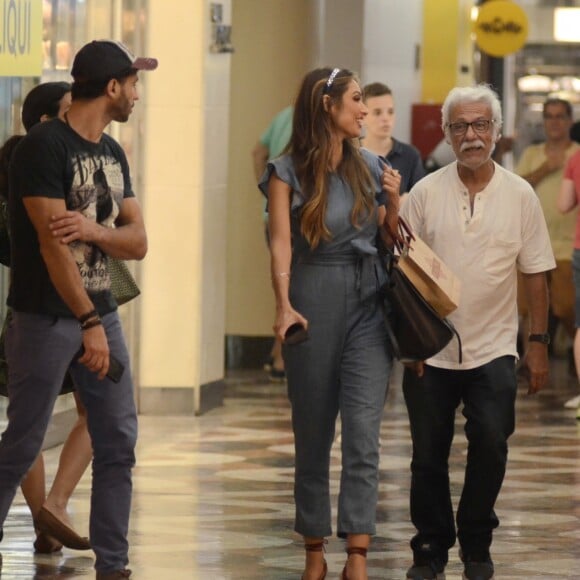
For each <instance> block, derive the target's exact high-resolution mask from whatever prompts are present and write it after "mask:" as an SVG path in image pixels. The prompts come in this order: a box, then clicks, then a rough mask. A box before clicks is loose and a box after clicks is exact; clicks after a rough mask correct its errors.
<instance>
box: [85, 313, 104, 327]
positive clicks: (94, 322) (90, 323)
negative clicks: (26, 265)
mask: <svg viewBox="0 0 580 580" xmlns="http://www.w3.org/2000/svg"><path fill="white" fill-rule="evenodd" d="M99 324H103V321H102V320H101V319H100V318H99V317H98V316H97V317H96V318H91V319H90V320H87V321H86V322H83V323H82V324H81V330H88V329H89V328H93V327H95V326H99Z"/></svg>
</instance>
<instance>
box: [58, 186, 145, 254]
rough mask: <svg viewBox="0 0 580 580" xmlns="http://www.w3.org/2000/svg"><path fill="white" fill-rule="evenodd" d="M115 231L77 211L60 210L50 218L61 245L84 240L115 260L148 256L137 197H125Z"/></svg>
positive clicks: (143, 225)
mask: <svg viewBox="0 0 580 580" xmlns="http://www.w3.org/2000/svg"><path fill="white" fill-rule="evenodd" d="M116 226H117V227H115V228H108V227H105V226H102V225H100V224H98V223H96V222H94V221H92V220H89V219H87V218H85V217H84V216H83V215H82V214H81V213H80V212H78V211H66V210H65V211H61V212H59V213H55V214H54V215H52V216H51V220H50V231H51V232H52V236H53V237H54V238H55V239H60V242H61V244H62V245H66V244H70V243H71V242H73V241H75V240H81V241H83V242H88V243H91V244H95V245H96V246H98V247H99V248H100V249H101V250H102V251H103V252H104V253H105V254H107V255H108V256H111V257H112V258H119V259H123V260H141V259H143V258H144V257H145V254H146V253H147V234H146V233H145V224H144V222H143V214H142V212H141V208H140V206H139V203H138V202H137V200H136V199H135V198H134V197H129V198H125V199H124V200H123V203H122V204H121V208H120V210H119V215H118V216H117V220H116Z"/></svg>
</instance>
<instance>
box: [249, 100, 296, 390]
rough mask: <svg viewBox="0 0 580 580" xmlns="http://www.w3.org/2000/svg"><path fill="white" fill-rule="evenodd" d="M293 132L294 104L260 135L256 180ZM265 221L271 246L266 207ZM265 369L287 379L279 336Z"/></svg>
mask: <svg viewBox="0 0 580 580" xmlns="http://www.w3.org/2000/svg"><path fill="white" fill-rule="evenodd" d="M291 134H292V106H288V107H286V108H285V109H282V110H281V111H280V112H279V113H277V114H276V116H275V117H274V118H273V119H272V122H271V123H270V125H269V126H268V128H267V129H266V130H265V131H264V133H263V135H262V136H261V137H260V139H259V140H258V142H257V143H256V145H255V146H254V149H253V150H252V159H253V162H254V175H255V176H256V182H258V181H259V180H260V178H261V177H262V175H263V174H264V170H265V169H266V164H267V163H268V161H270V160H271V159H276V157H279V156H280V155H281V153H282V151H284V148H285V147H286V145H288V141H290V135H291ZM264 222H265V233H266V243H267V245H268V247H269V245H270V239H269V235H268V215H267V213H266V211H265V209H264ZM264 370H266V371H268V372H269V376H270V380H271V381H273V382H281V381H284V380H286V373H285V372H284V359H283V357H282V343H281V342H280V340H279V339H278V338H277V337H274V342H273V344H272V349H271V351H270V357H269V360H268V361H267V362H266V364H265V365H264Z"/></svg>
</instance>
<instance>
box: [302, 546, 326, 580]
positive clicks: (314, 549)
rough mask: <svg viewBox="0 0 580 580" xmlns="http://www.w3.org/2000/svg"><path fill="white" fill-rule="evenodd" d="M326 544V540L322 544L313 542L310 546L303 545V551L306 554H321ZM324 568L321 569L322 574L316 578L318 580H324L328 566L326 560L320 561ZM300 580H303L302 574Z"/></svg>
mask: <svg viewBox="0 0 580 580" xmlns="http://www.w3.org/2000/svg"><path fill="white" fill-rule="evenodd" d="M325 544H326V540H323V541H322V542H314V543H312V544H304V549H305V550H306V551H307V552H323V551H324V545H325ZM322 562H323V564H324V567H323V568H322V574H321V575H320V576H319V577H318V580H324V579H325V578H326V574H327V573H328V565H327V564H326V560H324V559H323V560H322ZM302 580H304V574H303V575H302Z"/></svg>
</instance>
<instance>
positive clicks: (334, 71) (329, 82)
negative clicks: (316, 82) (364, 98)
mask: <svg viewBox="0 0 580 580" xmlns="http://www.w3.org/2000/svg"><path fill="white" fill-rule="evenodd" d="M339 72H340V69H339V68H335V69H332V72H331V73H330V76H329V77H328V80H327V81H326V84H325V85H324V89H322V94H323V95H326V94H327V93H328V91H330V88H331V87H332V83H333V82H334V79H335V78H336V75H337V74H338V73H339Z"/></svg>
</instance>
